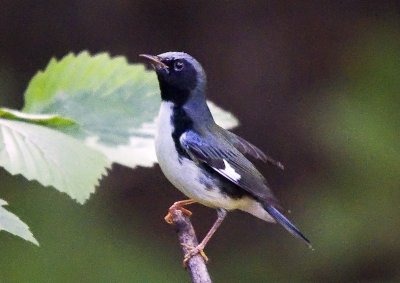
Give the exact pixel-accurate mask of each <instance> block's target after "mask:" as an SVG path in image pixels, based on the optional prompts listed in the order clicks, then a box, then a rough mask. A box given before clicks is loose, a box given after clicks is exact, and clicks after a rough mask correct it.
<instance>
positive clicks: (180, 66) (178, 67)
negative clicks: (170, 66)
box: [174, 61, 184, 72]
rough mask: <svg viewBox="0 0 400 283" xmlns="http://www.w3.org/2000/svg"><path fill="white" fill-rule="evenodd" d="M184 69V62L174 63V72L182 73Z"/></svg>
mask: <svg viewBox="0 0 400 283" xmlns="http://www.w3.org/2000/svg"><path fill="white" fill-rule="evenodd" d="M183 67H184V64H183V62H182V61H176V62H175V63H174V70H175V71H178V72H179V71H182V69H183Z"/></svg>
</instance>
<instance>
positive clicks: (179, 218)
mask: <svg viewBox="0 0 400 283" xmlns="http://www.w3.org/2000/svg"><path fill="white" fill-rule="evenodd" d="M172 219H173V224H174V226H175V229H176V233H177V234H178V239H179V243H180V244H183V245H181V248H182V252H183V255H184V256H185V255H186V254H187V253H188V252H189V250H188V248H187V247H197V245H198V244H199V242H198V241H197V237H196V233H195V231H194V228H193V225H192V223H191V222H190V219H189V217H187V216H185V215H184V214H183V213H182V211H180V210H179V209H175V210H173V211H172ZM186 269H187V271H188V272H189V274H190V277H191V278H192V282H193V283H211V282H212V281H211V278H210V275H209V274H208V270H207V267H206V263H205V261H204V258H203V257H202V256H201V255H200V254H197V255H195V256H193V257H191V258H190V259H189V260H188V262H187V266H186Z"/></svg>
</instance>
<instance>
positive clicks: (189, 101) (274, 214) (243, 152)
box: [139, 52, 312, 263]
mask: <svg viewBox="0 0 400 283" xmlns="http://www.w3.org/2000/svg"><path fill="white" fill-rule="evenodd" d="M139 56H140V57H142V58H144V59H145V60H146V61H147V62H148V63H150V64H151V65H152V67H153V69H154V70H155V72H156V75H157V79H158V83H159V88H160V94H161V106H160V111H159V114H158V118H157V133H156V138H155V149H156V155H157V159H158V163H159V166H160V168H161V170H162V172H163V173H164V175H165V176H166V178H167V179H168V180H169V181H170V182H171V183H172V184H173V185H174V186H175V187H176V188H177V189H178V190H180V191H181V192H182V193H183V194H184V195H186V196H187V197H188V198H189V199H186V200H182V201H177V202H175V203H174V204H173V205H172V206H171V207H170V208H169V213H168V214H167V216H166V217H165V220H166V221H167V222H168V223H170V224H172V222H173V221H172V215H171V213H172V211H173V210H176V209H179V210H181V211H182V212H183V213H184V214H186V215H188V216H190V215H191V214H192V213H191V212H190V211H189V210H188V209H187V208H185V206H187V205H189V204H193V203H200V204H202V205H204V206H207V207H210V208H213V209H216V211H217V219H216V221H215V223H214V224H213V226H212V227H211V229H210V230H209V232H208V233H207V234H206V236H205V237H204V239H203V240H202V241H201V242H200V243H199V244H198V246H196V247H190V250H189V252H188V253H187V254H186V256H185V258H184V263H186V262H187V261H188V260H189V259H190V258H191V257H192V256H194V255H196V254H201V255H202V256H203V258H204V259H205V260H206V261H207V260H208V258H207V256H206V255H205V253H204V248H205V246H206V245H207V243H208V241H209V240H210V239H211V237H212V236H213V235H214V233H215V232H216V231H217V229H218V228H219V226H220V225H221V223H222V222H223V220H224V219H225V217H226V216H227V213H228V212H229V211H233V210H241V211H244V212H247V213H249V214H252V215H254V216H255V217H257V218H260V219H262V220H264V221H266V222H272V223H274V222H277V223H279V224H280V225H282V226H283V227H284V228H285V229H286V230H287V231H288V232H290V233H291V234H292V235H294V236H295V237H297V238H299V239H301V240H303V241H304V242H305V244H306V245H307V246H309V247H311V243H310V241H309V240H308V239H307V238H306V237H305V236H304V235H303V233H302V232H301V231H300V230H299V229H298V228H297V227H296V226H295V225H294V224H293V223H292V222H291V221H290V220H289V219H288V218H287V217H286V216H285V215H284V214H283V213H282V212H281V210H282V209H281V206H280V204H279V202H278V200H277V199H276V197H275V196H274V194H273V193H272V191H271V189H270V188H269V186H268V184H267V181H266V179H265V178H264V177H263V175H262V174H261V173H260V172H259V171H258V170H257V169H256V167H255V166H254V165H253V163H252V162H251V161H250V160H249V159H248V158H247V157H246V156H248V157H252V158H255V159H260V160H262V161H264V162H269V163H272V164H274V165H276V166H278V167H279V168H281V169H283V165H282V164H281V163H280V162H278V161H275V160H274V159H272V158H270V157H269V156H267V155H266V154H265V153H263V152H262V151H261V150H260V149H259V148H258V147H256V146H255V145H253V144H251V143H250V142H248V141H246V140H245V139H243V138H241V137H239V136H238V135H236V134H234V133H232V132H230V131H228V130H226V129H224V128H222V127H220V126H219V125H217V124H216V122H215V121H214V119H213V116H212V114H211V112H210V109H209V108H208V106H207V103H206V84H207V79H206V73H205V71H204V69H203V67H202V66H201V64H200V63H199V62H198V61H197V60H196V59H195V58H194V57H192V56H191V55H189V54H187V53H184V52H165V53H162V54H159V55H149V54H140V55H139ZM311 248H312V247H311Z"/></svg>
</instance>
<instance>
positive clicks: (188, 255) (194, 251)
mask: <svg viewBox="0 0 400 283" xmlns="http://www.w3.org/2000/svg"><path fill="white" fill-rule="evenodd" d="M181 245H182V246H183V247H185V248H186V249H187V250H188V252H187V253H186V255H185V257H184V258H183V266H184V267H185V268H186V266H187V263H188V261H189V260H190V259H191V258H192V257H193V256H195V255H197V254H200V255H201V257H202V258H203V259H204V262H205V263H207V262H208V256H207V255H206V253H205V252H204V248H203V247H202V246H201V245H198V246H197V247H192V246H190V245H187V244H185V243H181Z"/></svg>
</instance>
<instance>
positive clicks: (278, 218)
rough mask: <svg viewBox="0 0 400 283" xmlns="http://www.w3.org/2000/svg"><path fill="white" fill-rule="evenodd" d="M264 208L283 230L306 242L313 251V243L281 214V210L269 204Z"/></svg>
mask: <svg viewBox="0 0 400 283" xmlns="http://www.w3.org/2000/svg"><path fill="white" fill-rule="evenodd" d="M263 207H264V209H265V211H267V212H268V214H269V215H271V216H272V218H274V219H275V220H276V222H278V223H279V224H281V225H282V226H283V228H285V229H286V230H288V231H289V233H290V234H292V235H293V236H295V237H296V238H299V239H301V240H303V241H304V242H306V244H307V246H308V247H309V248H311V249H312V246H311V242H310V241H309V240H308V239H307V238H306V237H305V236H304V235H303V233H301V232H300V230H299V229H298V228H297V227H296V226H294V225H293V224H292V222H290V220H289V219H287V218H286V217H285V216H284V215H283V214H282V213H280V212H279V210H277V209H276V208H275V207H273V206H272V205H269V204H264V205H263Z"/></svg>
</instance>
